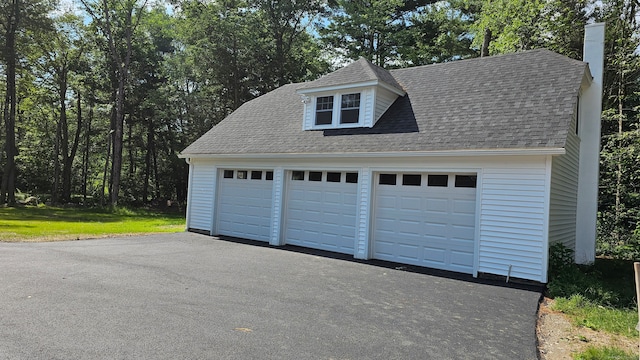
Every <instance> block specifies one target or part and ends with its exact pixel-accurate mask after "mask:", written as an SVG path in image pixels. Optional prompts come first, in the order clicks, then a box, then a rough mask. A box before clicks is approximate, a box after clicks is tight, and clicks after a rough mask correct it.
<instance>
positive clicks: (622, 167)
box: [596, 0, 640, 258]
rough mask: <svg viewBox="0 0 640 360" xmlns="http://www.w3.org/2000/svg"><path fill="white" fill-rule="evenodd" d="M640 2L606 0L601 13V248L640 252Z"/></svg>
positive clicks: (613, 252)
mask: <svg viewBox="0 0 640 360" xmlns="http://www.w3.org/2000/svg"><path fill="white" fill-rule="evenodd" d="M639 6H640V5H639V4H638V3H637V2H636V1H631V0H609V1H603V2H602V4H601V6H600V7H599V8H598V9H597V13H596V16H597V19H598V20H599V21H606V22H607V32H606V39H605V69H604V71H605V74H604V78H605V82H604V86H603V92H604V94H603V95H604V98H603V108H604V111H603V129H602V132H603V145H602V152H601V185H602V186H601V194H600V198H599V230H600V231H599V238H600V243H599V252H600V253H604V254H606V255H616V256H620V257H628V258H630V257H636V256H638V255H639V254H640V211H639V210H638V209H640V187H639V186H638V184H640V170H638V166H637V162H638V159H640V154H639V152H638V149H640V133H639V131H640V130H639V126H640V118H639V116H638V111H639V110H640V96H639V92H640V56H639V55H638V53H637V49H638V47H639V46H640V39H639V38H638V36H637V34H638V31H640V27H639V25H638V22H637V18H638V15H640V13H639Z"/></svg>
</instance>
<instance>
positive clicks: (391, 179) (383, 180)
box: [379, 174, 397, 185]
mask: <svg viewBox="0 0 640 360" xmlns="http://www.w3.org/2000/svg"><path fill="white" fill-rule="evenodd" d="M396 177H397V175H396V174H380V181H379V183H380V185H395V184H396Z"/></svg>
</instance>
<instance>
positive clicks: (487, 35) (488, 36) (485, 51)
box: [480, 28, 492, 57]
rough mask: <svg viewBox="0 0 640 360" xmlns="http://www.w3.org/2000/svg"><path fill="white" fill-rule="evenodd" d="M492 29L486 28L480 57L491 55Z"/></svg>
mask: <svg viewBox="0 0 640 360" xmlns="http://www.w3.org/2000/svg"><path fill="white" fill-rule="evenodd" d="M491 36H492V34H491V30H490V29H489V28H485V29H484V38H483V39H482V49H480V57H486V56H489V44H491Z"/></svg>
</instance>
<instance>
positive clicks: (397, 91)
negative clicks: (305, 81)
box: [296, 80, 406, 96]
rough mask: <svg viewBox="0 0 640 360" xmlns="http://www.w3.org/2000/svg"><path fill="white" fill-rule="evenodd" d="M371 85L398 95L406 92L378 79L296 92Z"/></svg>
mask: <svg viewBox="0 0 640 360" xmlns="http://www.w3.org/2000/svg"><path fill="white" fill-rule="evenodd" d="M370 86H379V87H381V88H384V89H387V90H389V91H391V92H393V93H394V94H397V95H398V96H404V95H405V94H406V93H405V92H404V91H402V90H400V89H398V88H396V87H394V86H390V85H388V84H387V83H384V82H380V81H378V80H372V81H364V82H357V83H351V84H340V85H333V86H324V87H318V88H308V89H298V90H296V93H298V94H301V95H307V94H315V93H322V92H332V91H341V90H346V89H354V88H364V87H370Z"/></svg>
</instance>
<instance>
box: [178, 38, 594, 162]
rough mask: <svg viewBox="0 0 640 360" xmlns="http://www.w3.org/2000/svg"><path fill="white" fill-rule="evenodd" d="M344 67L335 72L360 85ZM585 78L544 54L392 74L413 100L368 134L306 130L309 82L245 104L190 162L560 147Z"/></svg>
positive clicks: (582, 67)
mask: <svg viewBox="0 0 640 360" xmlns="http://www.w3.org/2000/svg"><path fill="white" fill-rule="evenodd" d="M347 68H348V67H347ZM347 68H343V69H341V70H342V71H341V70H338V71H336V72H334V73H333V74H336V73H340V74H343V75H341V76H344V79H353V78H354V77H353V74H351V73H345V71H344V70H345V69H347ZM585 71H587V64H586V63H584V62H581V61H577V60H572V59H569V58H567V57H565V56H562V55H558V54H556V53H553V52H551V51H548V50H543V49H541V50H532V51H527V52H521V53H515V54H508V55H501V56H493V57H486V58H477V59H471V60H461V61H454V62H449V63H444V64H435V65H426V66H419V67H413V68H406V69H399V70H391V71H390V74H391V75H392V76H393V78H394V79H395V80H396V81H397V83H398V84H399V85H400V86H401V87H402V88H403V89H404V90H405V91H406V93H407V95H406V96H404V97H400V98H398V99H397V100H396V101H395V103H393V105H392V106H391V107H390V108H389V109H388V110H387V111H386V112H385V114H384V115H383V116H382V117H381V118H380V120H379V121H378V122H377V123H376V125H375V126H374V127H373V128H370V129H369V128H361V129H340V130H324V131H303V130H302V115H303V104H302V103H301V102H300V98H299V95H297V94H296V90H297V89H300V88H301V87H304V86H308V84H289V85H285V86H282V87H280V88H278V89H276V90H274V91H272V92H270V93H268V94H265V95H263V96H261V97H259V98H257V99H254V100H252V101H249V102H247V103H245V104H244V105H242V106H241V107H240V108H239V109H238V110H236V111H235V112H234V113H232V114H231V115H229V116H228V117H227V118H226V119H225V120H223V121H222V122H221V123H219V124H218V125H217V126H215V127H213V128H212V129H211V130H210V131H209V132H207V133H206V134H205V135H203V136H202V137H201V138H200V139H198V140H196V141H195V142H194V143H193V144H191V145H190V146H189V147H187V148H186V149H185V150H184V151H183V155H185V156H189V155H197V154H264V153H274V154H275V153H289V154H292V153H303V154H304V153H353V152H395V151H440V150H475V149H478V150H479V149H534V148H563V147H564V146H565V141H566V138H567V134H568V131H569V124H570V121H571V117H572V113H573V109H574V106H575V103H576V101H577V95H578V90H579V88H580V84H581V82H582V79H583V76H584V74H585ZM327 78H329V76H327ZM320 80H322V78H321V79H319V80H316V81H320ZM331 81H333V80H331Z"/></svg>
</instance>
